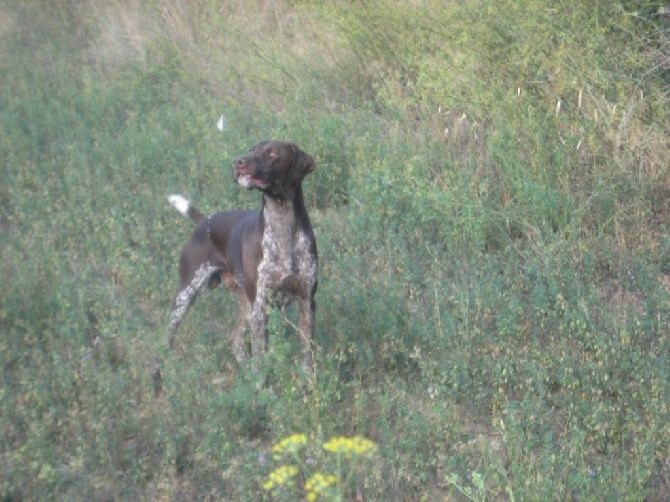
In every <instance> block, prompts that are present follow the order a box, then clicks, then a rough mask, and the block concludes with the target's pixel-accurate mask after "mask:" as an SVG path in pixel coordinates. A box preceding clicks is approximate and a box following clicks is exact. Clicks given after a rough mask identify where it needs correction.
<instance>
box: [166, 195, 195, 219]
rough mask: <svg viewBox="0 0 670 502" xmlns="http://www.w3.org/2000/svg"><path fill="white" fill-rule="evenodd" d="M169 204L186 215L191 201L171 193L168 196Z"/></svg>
mask: <svg viewBox="0 0 670 502" xmlns="http://www.w3.org/2000/svg"><path fill="white" fill-rule="evenodd" d="M168 200H169V201H170V204H172V205H173V206H174V208H175V209H176V210H177V211H179V212H180V213H181V214H183V215H184V216H188V209H189V208H190V207H191V202H190V201H189V200H187V199H186V198H184V197H183V196H181V195H179V194H172V195H170V196H169V197H168Z"/></svg>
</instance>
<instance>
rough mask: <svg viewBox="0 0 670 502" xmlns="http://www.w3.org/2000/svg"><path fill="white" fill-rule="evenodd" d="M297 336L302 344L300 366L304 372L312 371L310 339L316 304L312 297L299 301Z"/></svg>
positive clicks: (312, 358) (312, 335) (312, 359)
mask: <svg viewBox="0 0 670 502" xmlns="http://www.w3.org/2000/svg"><path fill="white" fill-rule="evenodd" d="M298 308H299V318H298V336H299V337H300V343H301V344H302V352H301V356H302V367H303V369H304V370H305V372H306V373H308V374H311V373H312V372H313V371H314V355H313V352H314V351H313V349H314V348H313V346H312V340H313V337H314V317H315V312H316V304H315V302H314V298H313V297H312V296H310V297H309V298H305V299H301V300H300V303H299V306H298Z"/></svg>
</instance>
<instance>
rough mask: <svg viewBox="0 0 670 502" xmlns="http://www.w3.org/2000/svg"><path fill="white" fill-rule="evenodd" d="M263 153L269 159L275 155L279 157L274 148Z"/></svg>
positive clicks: (274, 157)
mask: <svg viewBox="0 0 670 502" xmlns="http://www.w3.org/2000/svg"><path fill="white" fill-rule="evenodd" d="M265 155H267V156H268V157H270V158H271V159H276V158H277V157H279V155H277V152H275V151H274V150H268V151H267V152H265Z"/></svg>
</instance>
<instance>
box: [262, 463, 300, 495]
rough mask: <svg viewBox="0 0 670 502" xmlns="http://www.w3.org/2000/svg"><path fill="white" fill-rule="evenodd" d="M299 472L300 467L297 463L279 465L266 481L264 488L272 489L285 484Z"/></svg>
mask: <svg viewBox="0 0 670 502" xmlns="http://www.w3.org/2000/svg"><path fill="white" fill-rule="evenodd" d="M296 474H298V468H297V467H296V466H295V465H282V466H281V467H277V468H276V469H275V470H274V471H272V472H271V473H270V474H269V475H268V478H267V480H266V481H265V483H263V489H264V490H272V489H273V488H275V487H278V486H284V485H285V484H286V483H287V482H288V481H289V480H290V479H291V478H292V477H293V476H295V475H296Z"/></svg>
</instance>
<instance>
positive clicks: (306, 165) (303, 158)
mask: <svg viewBox="0 0 670 502" xmlns="http://www.w3.org/2000/svg"><path fill="white" fill-rule="evenodd" d="M291 149H292V150H293V168H294V169H295V168H298V171H299V172H301V173H302V175H303V176H304V175H305V174H309V173H311V172H312V171H314V168H315V167H316V165H315V164H314V159H313V158H312V157H311V155H307V154H306V153H305V152H303V151H302V150H301V149H300V148H298V145H296V144H295V143H291Z"/></svg>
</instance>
